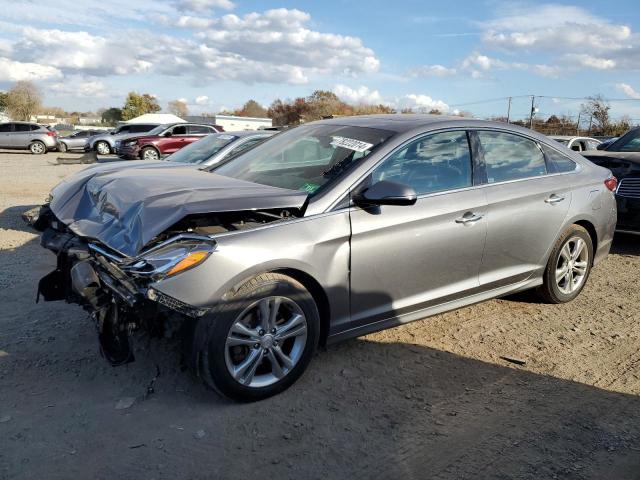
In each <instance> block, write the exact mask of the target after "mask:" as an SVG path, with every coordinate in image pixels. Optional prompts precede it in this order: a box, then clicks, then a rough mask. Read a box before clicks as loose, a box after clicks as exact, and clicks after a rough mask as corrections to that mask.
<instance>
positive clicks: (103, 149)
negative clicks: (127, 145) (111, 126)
mask: <svg viewBox="0 0 640 480" xmlns="http://www.w3.org/2000/svg"><path fill="white" fill-rule="evenodd" d="M96 152H98V153H99V154H100V155H109V154H110V153H111V147H110V146H109V144H108V143H107V142H98V143H96Z"/></svg>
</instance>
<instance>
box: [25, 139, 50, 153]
mask: <svg viewBox="0 0 640 480" xmlns="http://www.w3.org/2000/svg"><path fill="white" fill-rule="evenodd" d="M29 151H30V152H31V153H32V154H34V155H42V154H43V153H46V152H47V146H46V145H45V144H44V143H42V142H40V141H38V140H34V141H33V142H31V144H29Z"/></svg>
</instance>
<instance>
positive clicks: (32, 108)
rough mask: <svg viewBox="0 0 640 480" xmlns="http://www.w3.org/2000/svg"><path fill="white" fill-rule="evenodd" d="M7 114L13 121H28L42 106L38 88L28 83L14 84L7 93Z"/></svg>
mask: <svg viewBox="0 0 640 480" xmlns="http://www.w3.org/2000/svg"><path fill="white" fill-rule="evenodd" d="M6 101H7V112H8V113H9V116H10V117H11V118H13V119H14V120H26V121H29V120H30V119H31V116H32V115H35V114H36V113H38V110H40V108H41V106H42V96H41V95H40V91H39V90H38V88H37V87H36V86H35V85H34V84H33V83H31V82H29V81H20V82H16V84H15V85H14V86H13V88H12V89H11V90H9V91H8V92H7V100H6Z"/></svg>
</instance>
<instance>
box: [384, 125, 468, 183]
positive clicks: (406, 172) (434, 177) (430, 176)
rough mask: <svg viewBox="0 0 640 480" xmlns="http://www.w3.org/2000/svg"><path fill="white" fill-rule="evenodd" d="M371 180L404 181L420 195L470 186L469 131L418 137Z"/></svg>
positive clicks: (396, 154)
mask: <svg viewBox="0 0 640 480" xmlns="http://www.w3.org/2000/svg"><path fill="white" fill-rule="evenodd" d="M372 180H373V182H374V183H375V182H379V181H381V180H390V181H393V182H398V183H403V184H405V185H409V186H411V187H412V188H413V189H414V190H415V191H416V193H417V194H418V195H424V194H428V193H433V192H440V191H445V190H455V189H458V188H465V187H470V186H471V185H472V178H471V153H470V151H469V142H468V140H467V134H466V132H443V133H435V134H432V135H428V136H426V137H422V138H420V139H418V140H415V141H413V142H411V143H409V144H408V145H407V146H405V147H403V148H402V149H400V150H398V151H396V152H395V153H393V154H391V156H390V157H388V158H387V159H386V160H384V162H382V163H381V164H380V165H379V166H378V167H376V169H375V170H374V172H373V178H372Z"/></svg>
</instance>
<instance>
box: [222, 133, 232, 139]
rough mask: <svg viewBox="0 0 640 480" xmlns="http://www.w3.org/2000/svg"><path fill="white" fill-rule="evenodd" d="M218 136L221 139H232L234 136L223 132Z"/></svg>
mask: <svg viewBox="0 0 640 480" xmlns="http://www.w3.org/2000/svg"><path fill="white" fill-rule="evenodd" d="M218 138H219V139H221V140H231V139H232V138H233V135H227V134H222V135H218Z"/></svg>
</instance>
